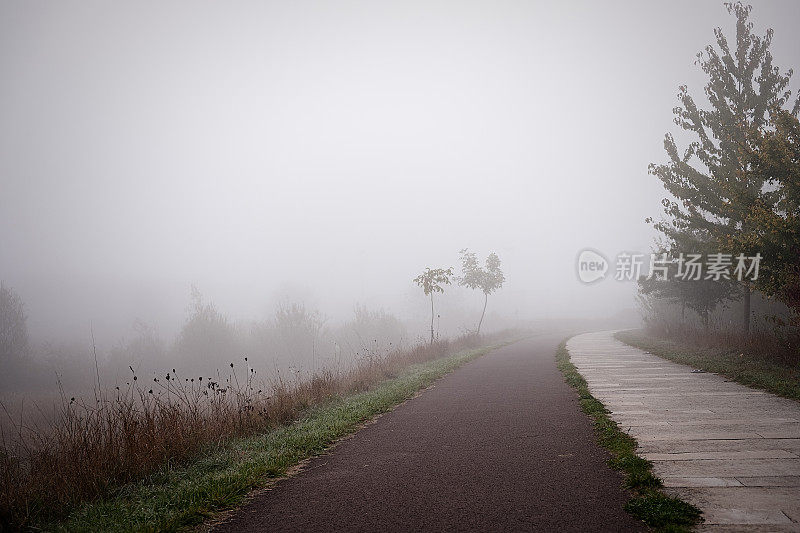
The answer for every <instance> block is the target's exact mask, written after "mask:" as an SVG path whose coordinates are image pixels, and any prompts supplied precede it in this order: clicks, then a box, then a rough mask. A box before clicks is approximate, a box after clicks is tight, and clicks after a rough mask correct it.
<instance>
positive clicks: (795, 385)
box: [614, 330, 800, 401]
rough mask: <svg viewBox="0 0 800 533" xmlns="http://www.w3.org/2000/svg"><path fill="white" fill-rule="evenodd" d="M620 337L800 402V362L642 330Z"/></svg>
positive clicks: (622, 339) (631, 343)
mask: <svg viewBox="0 0 800 533" xmlns="http://www.w3.org/2000/svg"><path fill="white" fill-rule="evenodd" d="M614 336H615V337H616V338H617V339H618V340H620V341H622V342H624V343H626V344H629V345H631V346H635V347H636V348H640V349H642V350H645V351H648V352H650V353H652V354H654V355H657V356H659V357H663V358H664V359H669V360H670V361H674V362H676V363H680V364H682V365H689V366H692V367H694V368H699V369H701V370H705V371H706V372H713V373H715V374H720V375H722V376H725V377H726V378H729V379H731V380H733V381H736V382H738V383H741V384H742V385H747V386H749V387H755V388H758V389H764V390H766V391H769V392H771V393H773V394H777V395H778V396H783V397H784V398H789V399H792V400H795V401H800V361H794V362H791V361H789V360H787V361H782V360H780V359H776V358H775V357H772V356H769V355H766V356H765V355H763V354H761V352H760V350H759V351H755V352H752V351H749V350H746V349H744V350H741V349H732V348H728V347H725V345H723V346H719V345H718V343H717V342H703V340H702V338H699V339H696V340H694V341H691V342H680V341H677V340H674V339H671V338H659V337H655V336H652V335H648V334H647V332H645V331H642V330H629V331H620V332H617V333H616V334H615V335H614Z"/></svg>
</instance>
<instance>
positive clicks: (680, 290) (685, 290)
mask: <svg viewBox="0 0 800 533" xmlns="http://www.w3.org/2000/svg"><path fill="white" fill-rule="evenodd" d="M676 272H677V263H675V262H673V263H671V264H670V265H669V271H668V273H667V275H666V276H661V277H659V276H658V275H656V276H652V277H642V278H640V279H639V280H638V283H639V294H640V295H641V296H642V297H645V298H653V299H657V300H662V301H666V302H669V303H674V304H678V305H680V306H681V320H683V319H684V311H685V309H686V308H687V307H688V308H689V309H691V310H692V311H694V312H695V313H697V315H698V316H699V317H700V320H701V321H702V322H703V328H705V329H708V321H709V317H710V316H711V313H712V312H713V311H714V309H716V308H717V305H719V303H720V302H722V301H723V300H725V299H727V298H728V297H729V296H730V290H731V285H729V284H726V283H718V282H716V281H711V280H703V279H701V280H684V279H681V278H678V277H677V276H676Z"/></svg>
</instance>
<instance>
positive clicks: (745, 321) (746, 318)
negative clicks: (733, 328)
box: [742, 283, 750, 335]
mask: <svg viewBox="0 0 800 533" xmlns="http://www.w3.org/2000/svg"><path fill="white" fill-rule="evenodd" d="M742 303H743V304H744V305H743V307H744V309H743V315H742V330H743V331H744V334H745V335H749V334H750V284H749V283H745V284H744V300H743V301H742Z"/></svg>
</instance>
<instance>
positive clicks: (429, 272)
mask: <svg viewBox="0 0 800 533" xmlns="http://www.w3.org/2000/svg"><path fill="white" fill-rule="evenodd" d="M452 277H453V269H452V267H451V268H446V269H445V268H434V269H430V268H426V269H425V271H424V272H423V273H422V274H420V275H419V276H417V277H416V278H414V283H416V284H417V285H419V286H420V287H422V291H423V292H424V293H425V296H430V297H431V342H433V341H434V339H435V337H434V334H433V319H434V317H435V316H436V315H435V313H434V312H433V293H435V292H442V293H443V292H444V287H443V286H442V285H450V279H451V278H452Z"/></svg>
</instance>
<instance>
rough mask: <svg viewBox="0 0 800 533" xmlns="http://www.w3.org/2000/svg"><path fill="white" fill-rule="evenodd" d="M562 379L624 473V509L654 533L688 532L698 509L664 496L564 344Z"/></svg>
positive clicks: (560, 362)
mask: <svg viewBox="0 0 800 533" xmlns="http://www.w3.org/2000/svg"><path fill="white" fill-rule="evenodd" d="M556 361H557V364H558V368H559V370H561V372H562V374H564V380H565V381H566V382H567V383H568V384H569V385H570V386H571V387H572V388H574V389H575V390H576V391H577V392H578V396H579V397H580V405H581V409H583V412H584V413H586V414H587V415H588V416H589V418H591V419H592V421H593V422H594V429H595V433H596V435H597V442H598V443H599V444H600V445H601V446H602V447H603V448H605V449H607V450H608V451H609V452H611V459H610V460H609V465H610V466H611V467H612V468H614V469H616V470H619V471H621V472H623V473H624V474H625V486H626V487H627V488H628V489H629V490H630V491H631V494H632V497H631V499H630V500H628V502H627V503H626V504H625V510H626V511H627V512H628V513H630V514H631V515H633V516H635V517H636V518H638V519H639V520H641V521H643V522H644V523H645V524H647V525H648V526H650V527H652V528H655V529H656V530H657V531H664V532H671V531H675V532H677V531H689V530H690V529H691V527H692V526H693V525H694V524H696V523H698V521H699V520H700V509H698V508H697V507H695V506H693V505H691V504H689V503H686V502H685V501H683V500H681V499H679V498H673V497H671V496H669V495H667V494H665V493H664V492H663V491H662V490H661V489H662V483H661V480H660V479H658V478H657V477H656V476H655V475H653V472H652V463H651V462H650V461H647V460H646V459H643V458H641V457H639V456H638V455H636V445H637V444H636V439H634V438H633V437H631V436H630V435H628V434H627V433H624V432H623V431H622V430H620V429H619V426H618V425H617V423H616V422H614V421H613V420H612V419H611V418H610V417H609V416H608V415H609V411H608V409H606V408H605V406H604V405H603V404H602V403H601V402H600V401H599V400H597V398H595V397H594V396H592V395H591V393H590V392H589V387H588V385H587V384H586V380H585V379H583V376H581V375H580V373H579V372H578V369H577V368H575V365H573V364H572V362H571V361H570V357H569V351H568V350H567V341H566V340H565V341H563V342H562V343H561V345H560V346H559V347H558V351H557V352H556Z"/></svg>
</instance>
